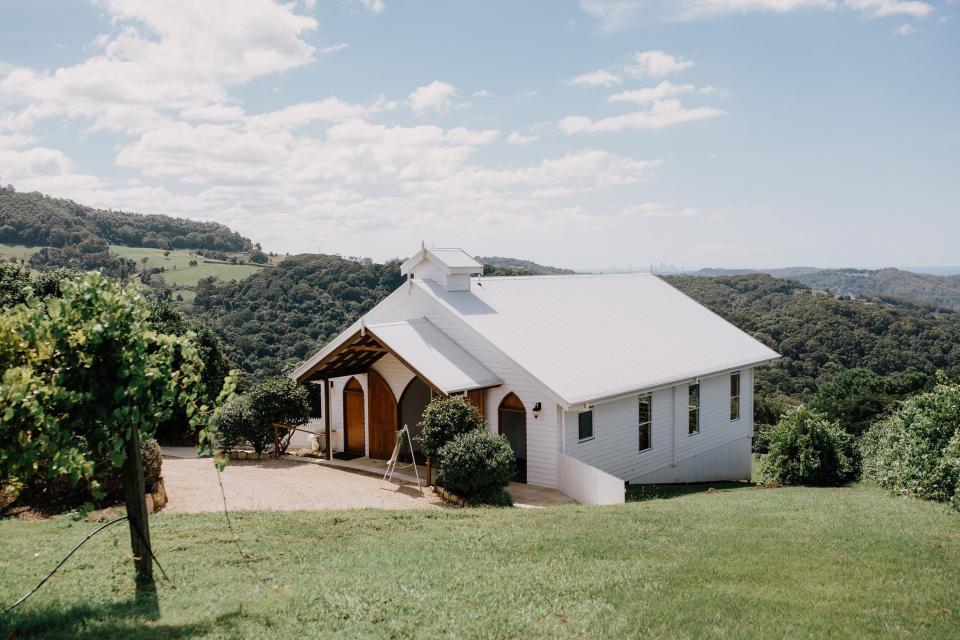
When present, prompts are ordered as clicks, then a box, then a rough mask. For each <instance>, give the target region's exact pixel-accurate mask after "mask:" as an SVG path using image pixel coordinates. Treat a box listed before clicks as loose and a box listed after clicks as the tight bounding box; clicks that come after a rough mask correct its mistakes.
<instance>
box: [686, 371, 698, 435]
mask: <svg viewBox="0 0 960 640" xmlns="http://www.w3.org/2000/svg"><path fill="white" fill-rule="evenodd" d="M694 388H696V390H697V406H696V407H694V406H693V405H691V404H690V390H691V389H694ZM694 410H696V412H697V430H696V431H690V412H691V411H694ZM699 433H700V383H699V382H695V383H694V384H691V385H688V386H687V435H688V436H695V435H699Z"/></svg>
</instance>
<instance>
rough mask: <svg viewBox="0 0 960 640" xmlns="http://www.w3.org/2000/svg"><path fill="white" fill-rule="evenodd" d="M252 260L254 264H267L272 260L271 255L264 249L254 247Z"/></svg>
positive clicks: (251, 255)
mask: <svg viewBox="0 0 960 640" xmlns="http://www.w3.org/2000/svg"><path fill="white" fill-rule="evenodd" d="M250 262H252V263H253V264H267V263H268V262H270V257H269V256H267V254H265V253H264V252H263V251H260V250H259V249H254V250H253V251H251V252H250Z"/></svg>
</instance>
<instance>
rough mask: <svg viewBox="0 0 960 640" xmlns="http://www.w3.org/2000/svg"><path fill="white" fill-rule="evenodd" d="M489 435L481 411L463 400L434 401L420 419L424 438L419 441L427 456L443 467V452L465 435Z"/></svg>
mask: <svg viewBox="0 0 960 640" xmlns="http://www.w3.org/2000/svg"><path fill="white" fill-rule="evenodd" d="M471 431H486V422H485V421H484V419H483V416H481V415H480V411H479V410H478V409H477V408H476V407H475V406H474V405H473V404H471V403H469V402H467V400H466V398H464V397H463V396H450V397H448V398H437V399H435V400H431V401H430V404H428V405H427V407H426V408H425V409H424V410H423V415H422V416H421V418H420V434H419V435H417V437H416V441H417V444H418V445H420V449H421V450H422V451H423V453H424V455H427V456H430V457H431V458H434V463H439V460H438V459H437V458H438V452H439V451H440V449H441V448H442V447H443V446H444V445H445V444H447V443H448V442H450V441H451V440H453V439H454V438H455V437H457V436H458V435H460V434H463V433H469V432H471Z"/></svg>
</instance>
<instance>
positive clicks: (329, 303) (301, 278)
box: [192, 255, 401, 378]
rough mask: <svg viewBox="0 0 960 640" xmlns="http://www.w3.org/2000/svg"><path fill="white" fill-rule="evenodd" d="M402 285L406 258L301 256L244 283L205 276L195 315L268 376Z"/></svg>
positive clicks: (253, 371) (252, 370) (243, 361)
mask: <svg viewBox="0 0 960 640" xmlns="http://www.w3.org/2000/svg"><path fill="white" fill-rule="evenodd" d="M400 283H401V276H400V262H399V261H391V262H387V263H386V264H376V263H374V262H372V261H370V260H351V259H346V258H341V257H340V256H330V255H300V256H294V257H291V258H287V259H286V260H283V261H282V262H280V263H279V264H278V265H277V266H275V267H273V268H271V269H265V270H263V271H260V272H258V273H255V274H254V275H252V276H250V277H248V278H245V279H243V280H240V281H234V282H226V283H224V282H219V281H217V280H214V279H212V278H208V279H206V280H202V281H201V282H200V284H199V286H198V290H197V297H196V299H195V300H194V304H193V308H192V313H193V314H194V315H197V316H198V317H200V318H202V319H203V320H204V321H205V322H206V323H208V324H210V325H211V326H212V328H213V329H214V331H216V332H217V333H218V334H219V335H220V337H221V338H222V339H223V341H224V343H225V344H226V345H227V351H228V355H229V356H230V358H231V360H232V361H233V362H234V364H235V365H237V366H239V367H240V368H241V369H242V370H244V371H245V372H246V373H248V374H249V375H251V376H253V377H255V378H262V377H266V376H270V375H278V374H280V373H282V372H283V371H285V370H288V369H289V368H291V367H292V366H294V365H296V364H299V362H300V361H302V360H303V359H305V358H306V357H308V356H310V355H312V354H313V352H314V351H316V350H317V349H319V348H320V346H321V345H323V344H324V343H325V342H327V341H328V340H330V339H331V338H333V337H334V336H335V335H336V334H337V333H338V332H339V331H340V330H341V329H343V328H344V327H346V326H348V325H349V324H350V323H352V322H353V321H355V320H356V319H357V318H359V317H360V316H361V315H362V314H363V313H365V312H366V311H368V310H369V309H370V308H372V307H373V306H374V305H375V304H376V303H378V302H379V301H380V300H382V299H383V298H384V297H385V296H386V295H387V294H389V293H390V292H391V291H393V290H394V289H396V288H397V287H398V286H400Z"/></svg>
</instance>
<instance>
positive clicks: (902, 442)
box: [861, 376, 960, 509]
mask: <svg viewBox="0 0 960 640" xmlns="http://www.w3.org/2000/svg"><path fill="white" fill-rule="evenodd" d="M861 447H862V451H863V462H864V475H866V476H867V477H868V478H870V479H872V480H875V481H876V482H877V483H878V484H880V486H882V487H886V488H887V489H890V490H892V491H895V492H897V493H900V494H903V495H911V496H914V497H917V498H926V499H929V500H938V501H941V502H947V501H949V502H952V504H953V506H954V507H955V508H957V509H960V384H956V383H950V382H948V381H947V380H946V379H945V378H944V377H942V376H940V378H939V384H937V386H936V387H935V388H934V389H933V390H932V391H929V392H927V393H923V394H920V395H917V396H913V397H911V398H909V399H907V400H905V401H904V402H903V403H902V404H901V405H900V406H899V407H898V408H897V409H896V410H895V411H894V412H893V413H892V414H891V415H890V416H888V417H887V418H885V419H883V420H880V421H879V422H877V423H875V424H874V425H873V426H872V427H871V428H870V430H869V431H867V433H866V434H865V435H864V436H863V441H862V444H861Z"/></svg>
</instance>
